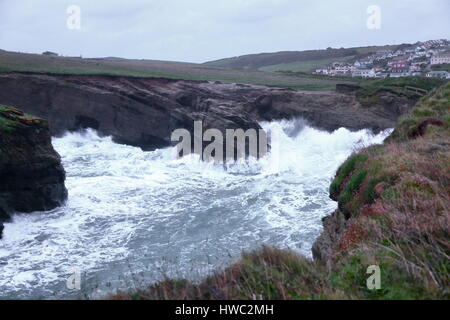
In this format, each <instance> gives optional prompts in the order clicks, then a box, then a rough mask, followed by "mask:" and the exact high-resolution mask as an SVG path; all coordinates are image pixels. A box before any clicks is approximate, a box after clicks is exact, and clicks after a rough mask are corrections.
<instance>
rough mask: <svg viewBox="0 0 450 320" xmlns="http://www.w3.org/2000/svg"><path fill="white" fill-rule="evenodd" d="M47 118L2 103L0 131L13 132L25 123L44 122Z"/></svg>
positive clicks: (0, 107)
mask: <svg viewBox="0 0 450 320" xmlns="http://www.w3.org/2000/svg"><path fill="white" fill-rule="evenodd" d="M44 122H45V120H43V119H41V118H38V117H35V116H33V115H31V114H29V113H24V112H23V111H21V110H19V109H17V108H14V107H10V106H5V105H0V133H1V132H3V133H5V132H6V133H11V132H14V131H15V130H16V129H18V128H20V127H23V126H25V125H34V124H41V123H44Z"/></svg>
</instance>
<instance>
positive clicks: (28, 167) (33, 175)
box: [0, 106, 67, 238]
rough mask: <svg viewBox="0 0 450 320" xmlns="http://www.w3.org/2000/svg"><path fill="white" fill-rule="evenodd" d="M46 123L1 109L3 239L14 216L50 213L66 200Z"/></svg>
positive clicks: (58, 160)
mask: <svg viewBox="0 0 450 320" xmlns="http://www.w3.org/2000/svg"><path fill="white" fill-rule="evenodd" d="M64 180H65V171H64V169H63V167H62V165H61V158H60V156H59V154H58V153H57V152H56V151H55V150H54V149H53V146H52V144H51V137H50V130H49V127H48V124H47V121H45V120H43V119H41V118H37V117H34V116H31V115H29V114H25V113H23V112H22V111H20V110H19V109H16V108H13V107H7V106H0V238H1V231H2V230H3V225H2V222H5V221H7V220H9V219H10V216H9V214H10V213H12V212H32V211H44V210H51V209H53V208H55V207H57V206H59V205H61V204H62V203H63V202H64V201H65V200H66V198H67V189H66V188H65V185H64Z"/></svg>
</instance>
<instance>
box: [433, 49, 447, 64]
mask: <svg viewBox="0 0 450 320" xmlns="http://www.w3.org/2000/svg"><path fill="white" fill-rule="evenodd" d="M430 61H431V65H435V64H444V63H450V52H444V53H437V54H434V55H433V56H432V57H431V60H430Z"/></svg>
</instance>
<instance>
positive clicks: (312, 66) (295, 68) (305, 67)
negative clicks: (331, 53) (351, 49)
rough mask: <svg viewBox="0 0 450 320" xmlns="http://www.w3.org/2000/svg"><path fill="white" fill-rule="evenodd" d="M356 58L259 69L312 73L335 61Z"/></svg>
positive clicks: (296, 63) (299, 62)
mask: <svg viewBox="0 0 450 320" xmlns="http://www.w3.org/2000/svg"><path fill="white" fill-rule="evenodd" d="M353 58H354V56H349V57H342V58H328V59H319V60H307V61H298V62H291V63H282V64H275V65H271V66H264V67H261V68H259V70H261V71H268V72H274V71H292V72H299V71H300V72H312V71H315V70H316V69H317V68H319V67H322V66H325V65H328V64H330V63H332V62H335V61H342V62H346V61H350V60H351V59H353Z"/></svg>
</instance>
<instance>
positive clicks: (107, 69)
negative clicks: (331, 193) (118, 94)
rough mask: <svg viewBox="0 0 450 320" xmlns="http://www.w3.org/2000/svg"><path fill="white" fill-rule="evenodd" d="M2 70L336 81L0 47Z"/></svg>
mask: <svg viewBox="0 0 450 320" xmlns="http://www.w3.org/2000/svg"><path fill="white" fill-rule="evenodd" d="M5 72H32V73H48V74H71V75H112V76H127V77H151V78H168V79H182V80H195V81H222V82H231V83H248V84H256V85H267V86H277V87H287V88H292V89H296V90H333V89H334V88H335V85H336V83H338V81H336V80H332V79H318V78H313V77H307V76H304V77H295V78H294V77H290V76H286V75H283V74H275V73H271V72H263V71H257V70H233V69H226V68H215V67H207V66H205V65H201V64H193V63H181V62H169V61H154V60H128V59H119V60H117V59H81V58H68V57H48V56H43V55H38V54H23V53H15V52H7V51H2V50H0V73H5Z"/></svg>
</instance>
